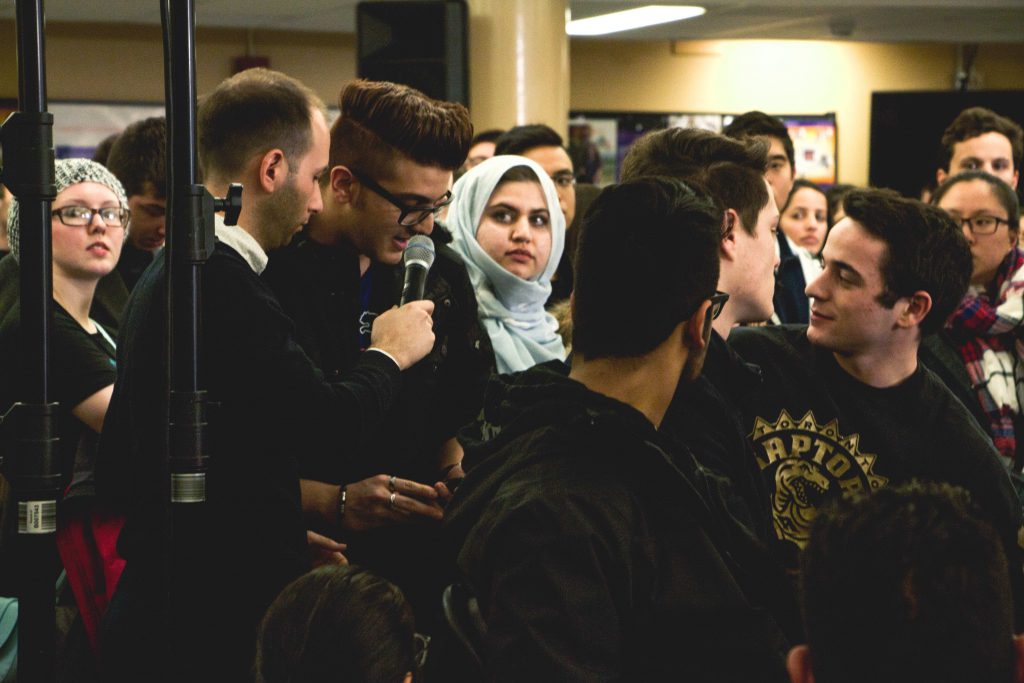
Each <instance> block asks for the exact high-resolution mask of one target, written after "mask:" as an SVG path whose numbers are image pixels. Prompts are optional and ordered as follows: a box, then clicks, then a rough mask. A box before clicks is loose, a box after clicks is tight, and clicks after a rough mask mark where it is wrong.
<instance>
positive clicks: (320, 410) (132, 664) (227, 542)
mask: <svg viewBox="0 0 1024 683" xmlns="http://www.w3.org/2000/svg"><path fill="white" fill-rule="evenodd" d="M323 109H324V108H323V104H322V103H321V102H320V100H319V98H318V97H316V95H315V94H313V92H312V91H310V90H309V89H308V88H306V87H305V86H304V85H302V84H301V83H299V82H298V81H296V80H294V79H292V78H290V77H288V76H285V75H284V74H280V73H277V72H273V71H268V70H264V69H254V70H249V71H245V72H242V73H240V74H237V75H235V76H233V77H231V78H229V79H227V80H225V81H224V82H222V83H221V84H220V85H219V86H218V87H217V88H216V89H215V90H214V91H213V92H212V93H211V94H209V95H208V96H206V97H205V98H204V99H203V101H202V104H201V106H200V108H199V111H198V115H197V121H198V152H199V161H200V165H201V167H202V170H203V176H204V179H205V182H206V187H207V189H208V190H210V192H211V193H212V194H214V195H215V196H223V195H224V193H225V192H226V190H227V186H228V184H229V183H231V182H240V183H241V184H242V185H243V193H242V209H241V213H240V215H239V221H238V223H239V224H238V225H237V226H227V225H225V224H224V222H223V219H222V218H220V217H218V218H217V225H216V234H217V243H216V247H215V249H214V251H213V253H212V255H211V257H210V259H209V261H208V262H207V263H206V265H205V267H204V269H203V281H202V287H203V289H202V292H201V297H202V298H201V300H202V306H203V310H202V316H203V318H202V319H203V338H202V345H201V354H202V356H201V359H200V360H201V363H200V367H201V369H202V373H203V376H202V386H204V387H205V388H206V389H207V390H208V392H209V401H210V402H211V403H214V404H216V406H217V407H216V409H215V410H213V411H211V414H210V429H209V434H208V438H209V441H208V443H209V453H210V460H209V470H208V475H207V502H206V503H205V504H203V505H197V506H195V507H190V508H189V509H188V510H187V511H183V513H182V515H181V516H180V517H176V521H178V522H179V526H178V527H177V528H176V529H175V530H174V531H175V539H176V541H177V543H176V546H175V552H176V554H175V556H174V557H173V558H172V560H173V563H174V568H173V574H172V575H171V576H170V577H168V576H167V574H166V569H165V560H164V556H163V554H164V546H163V543H164V540H163V535H164V528H165V525H164V521H163V515H164V503H163V502H162V501H164V500H165V499H166V492H165V487H166V483H164V482H162V481H161V471H162V466H161V463H160V461H159V454H160V453H162V452H163V451H164V448H165V437H166V414H167V412H166V411H167V406H166V399H165V397H164V393H163V392H164V387H165V381H166V370H165V363H164V339H165V335H166V324H165V321H164V309H163V301H164V299H165V296H166V294H165V291H164V286H165V285H164V277H165V268H166V261H165V254H164V253H163V252H162V253H161V254H160V255H159V256H158V257H157V260H156V261H155V262H154V266H153V267H152V268H149V269H148V270H147V271H146V273H144V275H143V277H142V278H141V279H140V280H139V283H138V284H137V286H136V289H135V292H134V294H133V297H132V299H131V302H130V304H129V307H128V310H127V311H126V313H125V325H124V328H123V332H122V334H121V337H120V343H119V345H118V359H117V360H118V373H119V374H118V380H117V382H116V385H115V390H114V396H113V398H112V400H111V403H110V409H109V412H108V414H107V418H106V422H105V425H104V432H103V435H102V439H101V443H100V454H99V462H98V467H97V482H98V485H99V487H100V493H101V494H102V495H105V496H106V497H107V498H108V499H109V500H111V501H113V502H115V503H117V504H119V505H120V506H121V507H122V509H124V510H125V512H126V516H127V523H126V526H125V529H124V531H123V532H122V534H121V537H120V539H119V542H118V548H119V550H120V551H121V554H122V556H123V557H124V558H125V559H126V561H127V566H126V568H125V572H124V574H123V576H122V578H121V582H120V585H119V586H118V589H117V592H116V593H115V596H114V599H113V602H112V604H111V608H110V612H109V613H108V618H107V623H106V627H105V632H104V635H103V639H102V653H101V654H102V661H101V667H102V668H103V669H104V672H103V673H104V675H105V677H106V680H116V681H122V680H123V681H127V680H132V681H139V680H152V679H154V678H164V677H166V678H168V679H170V680H196V681H241V680H248V672H249V667H250V666H251V663H252V650H253V644H254V642H255V633H256V626H257V624H258V622H259V618H260V616H261V615H262V613H263V610H265V609H266V606H267V605H268V604H269V603H270V601H271V600H272V599H273V597H274V596H275V595H276V593H277V592H278V591H279V590H280V589H281V588H282V587H283V586H284V585H285V584H287V583H288V582H289V581H290V580H292V579H294V578H295V577H296V576H298V575H300V574H301V573H303V572H304V571H306V570H307V569H308V568H309V565H310V550H311V548H310V546H308V545H307V536H306V533H305V530H306V528H307V523H306V519H305V518H304V517H305V516H307V515H308V516H309V517H310V518H320V519H323V520H325V521H326V522H330V523H335V522H337V517H338V506H339V502H340V498H341V496H340V491H339V489H338V487H336V486H335V487H333V489H332V490H333V491H334V494H333V497H332V498H331V499H330V500H328V501H324V500H321V499H307V497H306V495H305V491H302V493H301V494H300V490H301V489H300V481H299V476H300V472H301V470H302V467H301V465H300V461H302V460H305V459H307V458H309V459H313V460H321V459H323V457H326V456H323V455H321V453H325V452H326V453H329V454H331V455H332V456H333V457H337V458H339V459H345V458H349V457H353V453H354V452H356V451H357V450H358V449H359V448H362V447H364V445H365V444H364V439H365V437H366V436H367V434H368V433H370V432H373V431H374V430H376V428H377V427H378V425H379V424H380V422H381V421H382V420H383V418H384V415H385V414H386V411H387V409H388V408H389V407H390V405H391V402H392V401H393V399H394V396H395V395H396V393H397V391H398V388H399V386H400V372H401V370H402V369H404V368H405V367H408V366H410V365H411V364H413V363H415V362H416V361H417V360H419V358H421V357H422V356H423V355H424V354H425V353H427V351H428V350H429V349H430V347H431V345H432V344H433V334H432V333H431V331H430V326H431V321H430V312H431V310H432V308H433V304H432V303H430V302H414V303H412V304H409V305H407V306H405V307H402V308H401V309H398V310H396V311H390V312H388V313H386V314H384V315H381V316H380V317H378V319H377V320H376V321H375V322H374V325H373V331H372V335H371V336H372V343H371V348H370V349H368V350H367V351H366V353H364V354H363V355H362V356H361V358H360V360H359V362H358V363H357V365H356V367H354V368H353V369H352V370H351V371H350V372H349V373H348V374H347V376H346V377H345V378H344V381H340V382H336V383H328V382H326V381H325V380H324V378H323V375H322V374H321V373H320V372H319V371H318V370H317V369H316V368H315V367H314V366H313V364H312V363H311V362H310V361H309V358H308V357H307V356H306V354H305V353H304V352H303V351H302V350H301V348H300V347H299V346H298V345H297V344H296V343H295V341H294V340H293V338H292V336H291V327H292V323H291V321H290V320H289V319H288V318H287V316H286V315H285V313H284V312H283V311H282V310H281V308H280V306H279V304H278V303H277V301H276V299H275V298H274V296H273V294H272V293H271V291H270V290H269V288H268V287H267V286H266V285H265V284H264V283H263V282H262V280H261V279H260V278H259V273H260V272H261V271H262V270H263V268H264V266H265V264H266V261H267V252H268V251H272V250H274V249H277V248H279V247H281V246H284V245H285V244H287V243H288V242H289V241H290V240H291V238H292V235H294V234H295V232H297V231H298V230H299V229H300V228H301V226H302V225H303V224H304V223H305V222H306V221H308V219H309V217H310V216H311V215H313V214H316V213H318V212H319V211H320V210H321V208H322V206H323V204H322V200H321V197H320V192H319V186H318V180H319V176H320V175H321V174H322V173H324V172H325V171H326V165H327V156H328V147H329V132H328V129H327V124H326V121H325V118H324V110H323ZM243 114H244V115H243ZM313 448H316V449H318V450H317V452H307V451H306V449H313ZM382 488H383V487H382ZM383 490H385V491H386V489H383ZM384 495H385V496H386V494H384ZM385 500H386V498H385ZM321 545H322V546H323V547H324V549H325V550H326V554H327V555H331V554H332V553H335V552H336V551H337V550H339V549H340V547H341V546H339V545H338V544H335V543H333V542H329V541H327V540H323V542H322V543H321ZM314 549H315V548H314ZM333 559H335V560H337V559H339V558H337V556H334V558H333ZM168 591H170V593H171V595H172V596H173V606H172V611H171V613H170V614H167V613H166V610H165V609H164V606H165V604H166V602H165V601H166V595H167V592H168ZM168 643H169V644H168ZM168 654H169V655H170V660H169V661H168V659H167V656H168Z"/></svg>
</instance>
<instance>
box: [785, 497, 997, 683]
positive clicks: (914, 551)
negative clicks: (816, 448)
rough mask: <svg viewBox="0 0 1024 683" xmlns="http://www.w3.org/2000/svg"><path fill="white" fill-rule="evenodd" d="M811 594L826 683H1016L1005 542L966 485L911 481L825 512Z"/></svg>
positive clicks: (805, 584)
mask: <svg viewBox="0 0 1024 683" xmlns="http://www.w3.org/2000/svg"><path fill="white" fill-rule="evenodd" d="M801 593H802V595H801V597H802V604H803V612H804V622H805V625H806V627H807V636H808V645H809V646H810V654H811V661H812V667H813V671H814V680H815V681H818V683H863V681H872V682H873V683H897V682H898V683H906V682H907V681H928V682H929V683H954V682H957V683H959V682H960V681H972V682H974V683H1006V682H1007V681H1011V680H1014V678H1013V669H1014V652H1013V642H1012V634H1013V599H1012V596H1011V589H1010V579H1009V574H1008V571H1007V562H1006V556H1005V553H1004V550H1003V544H1002V542H1001V541H1000V539H999V537H998V535H997V534H996V533H995V531H993V528H992V526H991V524H990V523H989V521H988V520H987V519H985V518H984V517H983V516H982V515H981V513H980V512H979V511H978V509H977V508H976V507H974V505H972V503H971V501H970V498H969V496H968V494H967V493H966V492H965V491H964V490H963V489H960V488H957V487H953V486H950V485H949V484H937V483H918V482H911V483H910V484H905V485H902V486H899V487H889V488H883V489H880V490H878V491H873V492H867V491H862V492H858V493H854V494H847V495H846V496H845V497H844V498H842V499H841V500H838V501H837V502H836V503H835V504H833V505H829V506H826V507H824V508H823V509H822V510H821V512H820V513H819V514H818V516H817V518H816V519H815V520H814V523H813V525H812V527H811V533H810V538H809V540H808V543H807V547H806V549H805V550H804V552H803V554H802V557H801Z"/></svg>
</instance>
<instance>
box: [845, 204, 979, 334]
mask: <svg viewBox="0 0 1024 683" xmlns="http://www.w3.org/2000/svg"><path fill="white" fill-rule="evenodd" d="M843 211H844V212H845V213H846V216H847V217H848V218H850V219H852V220H854V221H856V222H857V223H859V224H860V225H861V226H862V227H863V228H864V229H865V230H867V231H868V233H870V234H871V235H873V236H874V237H876V238H878V239H880V240H881V241H882V242H884V243H885V245H886V250H885V254H884V255H883V257H882V263H881V264H880V270H881V273H882V282H883V284H884V289H883V290H882V293H881V294H880V295H879V297H878V302H879V303H880V304H882V305H883V306H886V307H888V308H892V307H893V306H895V305H896V301H897V300H899V299H900V298H901V297H905V296H910V295H912V294H913V293H914V292H916V291H919V290H923V291H925V292H928V294H929V295H931V298H932V309H931V311H929V312H928V315H926V316H925V318H924V320H922V321H921V325H920V328H921V335H922V336H924V335H927V334H931V333H932V332H938V331H939V330H940V329H941V328H942V325H943V324H944V323H945V322H946V318H948V317H949V314H950V313H952V312H953V309H955V308H956V306H957V304H958V303H960V299H961V298H963V295H964V293H965V292H966V291H967V285H968V284H969V283H970V280H971V268H972V265H971V263H972V261H971V247H970V245H969V244H968V243H967V238H966V237H964V233H963V231H962V230H961V229H960V226H958V225H957V224H956V222H955V221H954V220H953V219H952V218H951V217H950V216H949V214H947V213H946V212H945V211H943V210H942V209H939V208H938V207H935V206H929V205H928V204H924V203H922V202H919V201H918V200H916V199H907V198H905V197H901V196H900V195H899V194H897V193H896V192H893V191H892V190H852V191H851V192H850V193H849V194H848V195H846V198H845V199H844V200H843Z"/></svg>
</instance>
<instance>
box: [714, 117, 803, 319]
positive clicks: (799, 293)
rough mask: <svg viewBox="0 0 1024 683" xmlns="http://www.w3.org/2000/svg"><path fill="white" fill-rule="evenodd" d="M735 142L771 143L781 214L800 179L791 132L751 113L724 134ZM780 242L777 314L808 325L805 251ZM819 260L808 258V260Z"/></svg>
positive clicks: (771, 178) (772, 181)
mask: <svg viewBox="0 0 1024 683" xmlns="http://www.w3.org/2000/svg"><path fill="white" fill-rule="evenodd" d="M722 132H723V133H725V135H728V136H729V137H732V138H737V139H742V138H763V139H764V140H767V141H768V144H769V149H768V166H767V170H766V171H765V178H767V179H768V184H769V185H771V186H772V191H773V192H774V194H775V204H776V206H777V207H778V208H779V210H780V211H781V210H782V208H783V207H784V206H785V205H786V201H787V200H788V199H789V193H790V192H792V191H793V179H794V178H795V176H796V157H795V154H794V151H793V140H792V139H790V137H789V130H788V129H787V128H786V124H784V123H783V122H782V120H781V119H779V118H778V117H775V116H769V115H768V114H765V113H764V112H760V111H748V112H747V113H745V114H741V115H739V116H737V117H736V118H735V119H733V120H732V123H730V124H729V125H728V126H726V127H725V129H724V130H723V131H722ZM776 239H777V240H778V249H779V257H780V258H779V264H778V269H777V271H776V278H777V280H778V283H779V286H778V287H777V289H776V292H775V314H776V316H778V319H779V320H780V321H782V322H784V323H806V322H807V316H808V309H809V303H808V301H807V296H806V295H805V294H804V289H805V288H806V287H807V279H806V278H805V277H804V270H803V266H802V265H801V260H800V259H801V255H800V250H801V249H802V247H800V246H799V245H797V244H796V243H794V242H792V241H791V240H790V239H789V238H788V237H786V235H785V234H784V233H783V232H782V231H781V230H780V231H779V233H778V235H777V237H776ZM811 256H816V255H815V254H810V255H807V254H806V253H805V255H804V258H805V259H806V258H810V257H811Z"/></svg>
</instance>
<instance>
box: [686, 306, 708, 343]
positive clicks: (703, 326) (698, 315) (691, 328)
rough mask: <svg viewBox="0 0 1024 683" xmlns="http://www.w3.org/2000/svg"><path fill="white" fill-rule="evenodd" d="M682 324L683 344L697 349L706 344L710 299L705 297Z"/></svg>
mask: <svg viewBox="0 0 1024 683" xmlns="http://www.w3.org/2000/svg"><path fill="white" fill-rule="evenodd" d="M682 325H683V344H685V345H686V346H687V347H688V348H689V349H690V350H692V351H697V350H700V349H703V348H704V347H705V346H707V343H708V338H709V336H710V333H711V300H710V299H705V300H704V302H703V303H701V305H700V306H698V307H697V311H696V312H695V313H694V314H693V315H691V316H690V319H689V320H687V321H685V322H683V323H682Z"/></svg>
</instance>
